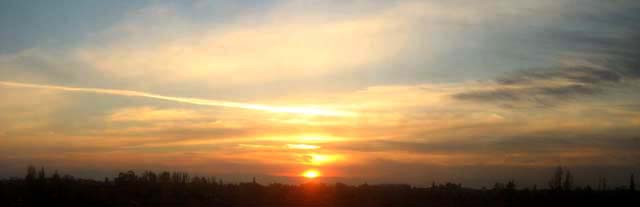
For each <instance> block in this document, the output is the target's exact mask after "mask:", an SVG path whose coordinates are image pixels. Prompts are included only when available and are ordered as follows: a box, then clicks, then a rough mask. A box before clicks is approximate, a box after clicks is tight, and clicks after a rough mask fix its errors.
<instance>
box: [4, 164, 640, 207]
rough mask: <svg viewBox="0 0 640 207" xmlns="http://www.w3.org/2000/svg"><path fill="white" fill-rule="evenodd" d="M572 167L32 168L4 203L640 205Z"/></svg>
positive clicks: (9, 182)
mask: <svg viewBox="0 0 640 207" xmlns="http://www.w3.org/2000/svg"><path fill="white" fill-rule="evenodd" d="M573 179H574V178H573V175H572V174H571V172H570V171H569V170H566V169H563V168H561V167H558V168H556V169H555V171H553V174H552V175H551V177H550V179H549V183H548V187H547V188H543V189H538V188H537V187H533V188H518V186H517V184H516V182H515V181H514V180H508V181H507V182H506V183H501V182H498V183H495V184H494V186H493V187H492V188H489V189H487V188H482V189H472V188H465V187H463V186H462V184H455V183H449V182H447V183H435V182H434V183H432V185H431V186H428V187H415V186H411V185H405V184H377V185H369V184H366V183H365V184H361V185H355V186H353V185H346V184H343V183H335V184H324V183H316V182H313V183H303V184H298V185H288V184H279V183H271V184H268V185H263V184H260V183H258V182H256V181H255V178H254V179H253V180H252V181H250V182H241V183H224V182H223V181H222V180H221V179H218V178H216V177H201V176H191V175H189V174H188V173H186V172H159V173H156V172H153V171H144V172H142V173H136V172H134V171H127V172H121V173H119V174H118V175H117V176H116V177H114V178H105V179H104V180H99V181H98V180H93V179H81V178H75V177H73V176H71V175H60V174H59V173H58V172H57V171H54V172H53V173H52V174H51V175H47V173H46V171H45V169H44V168H42V167H41V168H40V169H36V168H35V167H33V166H29V167H28V168H27V174H26V176H25V177H24V178H10V179H3V180H0V203H2V205H1V206H403V207H406V206H444V207H447V206H622V205H629V204H632V203H636V204H637V203H638V201H640V199H639V198H638V197H639V196H638V193H637V192H636V189H635V188H636V187H635V180H634V175H633V174H631V175H630V178H629V184H628V185H625V186H619V187H616V188H608V187H607V186H606V185H607V184H606V179H604V178H599V183H598V186H596V187H595V188H592V187H591V186H584V187H580V186H575V185H574V183H573Z"/></svg>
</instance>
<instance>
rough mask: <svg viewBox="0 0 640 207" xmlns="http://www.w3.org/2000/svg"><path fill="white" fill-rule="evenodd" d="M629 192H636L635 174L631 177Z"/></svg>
mask: <svg viewBox="0 0 640 207" xmlns="http://www.w3.org/2000/svg"><path fill="white" fill-rule="evenodd" d="M629 190H631V191H636V181H635V179H634V177H633V174H631V177H630V178H629Z"/></svg>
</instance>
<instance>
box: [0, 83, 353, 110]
mask: <svg viewBox="0 0 640 207" xmlns="http://www.w3.org/2000/svg"><path fill="white" fill-rule="evenodd" d="M0 85H4V86H9V87H20V88H40V89H49V90H59V91H72V92H84V93H97V94H108V95H116V96H130V97H145V98H152V99H159V100H166V101H173V102H179V103H188V104H194V105H202V106H218V107H229V108H239V109H249V110H257V111H266V112H272V113H290V114H302V115H317V116H353V115H355V113H353V112H344V111H333V110H325V109H319V108H304V107H276V106H268V105H261V104H252V103H242V102H232V101H220V100H210V99H199V98H185V97H174V96H163V95H158V94H153V93H146V92H139V91H130V90H117V89H104V88H81V87H68V86H57V85H44V84H31V83H19V82H10V81H0Z"/></svg>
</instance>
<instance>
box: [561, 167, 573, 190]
mask: <svg viewBox="0 0 640 207" xmlns="http://www.w3.org/2000/svg"><path fill="white" fill-rule="evenodd" d="M562 189H563V190H566V191H570V190H571V189H573V175H571V172H570V171H568V170H567V173H566V174H565V175H564V183H562Z"/></svg>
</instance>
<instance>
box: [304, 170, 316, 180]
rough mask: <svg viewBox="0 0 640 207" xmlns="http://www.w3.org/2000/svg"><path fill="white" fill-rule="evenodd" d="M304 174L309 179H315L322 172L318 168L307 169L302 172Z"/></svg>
mask: <svg viewBox="0 0 640 207" xmlns="http://www.w3.org/2000/svg"><path fill="white" fill-rule="evenodd" d="M302 176H303V177H305V178H309V179H314V178H317V177H319V176H320V172H318V171H317V170H307V171H304V173H302Z"/></svg>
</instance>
